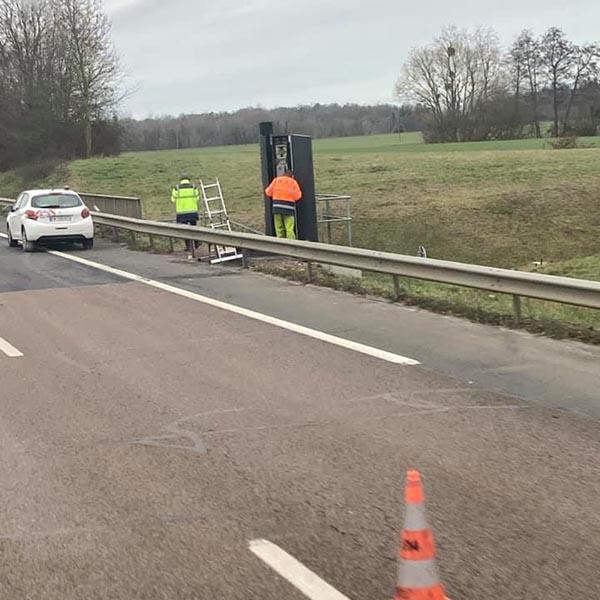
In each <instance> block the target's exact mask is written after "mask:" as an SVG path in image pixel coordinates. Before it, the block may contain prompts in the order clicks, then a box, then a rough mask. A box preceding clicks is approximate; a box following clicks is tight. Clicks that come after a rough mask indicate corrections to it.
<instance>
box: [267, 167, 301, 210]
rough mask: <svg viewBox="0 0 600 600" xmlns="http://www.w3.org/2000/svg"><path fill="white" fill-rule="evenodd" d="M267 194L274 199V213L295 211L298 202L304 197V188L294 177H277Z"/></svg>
mask: <svg viewBox="0 0 600 600" xmlns="http://www.w3.org/2000/svg"><path fill="white" fill-rule="evenodd" d="M265 194H266V195H267V196H269V198H271V199H272V200H273V212H274V213H293V212H294V209H295V206H296V202H299V201H300V199H301V198H302V190H301V189H300V186H299V185H298V182H297V181H296V180H295V179H294V178H293V177H288V176H287V175H281V176H279V177H275V179H273V181H272V182H271V184H270V185H269V187H268V188H267V189H266V190H265Z"/></svg>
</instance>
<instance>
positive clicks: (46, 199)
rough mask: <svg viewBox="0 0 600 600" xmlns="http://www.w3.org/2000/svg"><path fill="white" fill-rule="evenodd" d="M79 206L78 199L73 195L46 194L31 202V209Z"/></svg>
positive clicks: (79, 201) (80, 203)
mask: <svg viewBox="0 0 600 600" xmlns="http://www.w3.org/2000/svg"><path fill="white" fill-rule="evenodd" d="M81 205H82V202H81V200H80V199H79V197H78V196H75V195H73V194H46V195H44V196H36V197H35V198H33V199H32V200H31V206H32V207H33V208H75V207H76V206H81Z"/></svg>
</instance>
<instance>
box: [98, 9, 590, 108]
mask: <svg viewBox="0 0 600 600" xmlns="http://www.w3.org/2000/svg"><path fill="white" fill-rule="evenodd" d="M105 6H106V9H107V11H108V13H109V15H110V17H111V19H112V21H113V34H114V40H115V43H116V45H117V48H118V49H119V51H120V53H121V56H122V59H123V64H124V66H125V67H126V69H127V71H128V72H129V73H130V75H131V78H130V85H135V86H137V88H138V91H137V92H136V93H135V94H134V95H133V96H132V97H131V98H130V99H129V100H128V101H127V102H126V105H125V107H124V109H125V112H126V113H128V114H131V115H133V116H136V117H143V116H148V115H164V114H179V113H183V112H186V113H191V112H205V111H220V110H233V109H236V108H241V107H245V106H256V105H261V106H265V107H273V106H294V105H296V104H304V103H313V102H321V103H327V102H339V103H345V102H358V103H372V102H388V101H391V100H392V89H393V84H394V81H395V80H396V78H397V76H398V73H399V70H400V66H401V65H402V62H403V61H404V59H405V57H406V55H407V52H408V51H409V49H410V48H411V47H412V46H419V45H423V44H426V43H428V42H429V41H431V39H432V38H433V37H434V36H435V35H436V34H437V33H438V32H439V31H440V29H441V28H442V27H443V26H445V25H450V24H456V25H458V26H460V27H476V26H478V25H489V26H491V27H493V28H495V29H496V30H497V31H498V33H499V35H500V37H501V39H502V41H503V42H504V43H509V42H510V41H511V40H512V39H513V37H514V36H515V35H516V34H517V33H518V32H519V31H520V30H521V29H523V28H525V27H528V28H532V29H533V30H534V31H537V32H540V31H542V30H544V29H545V28H547V27H549V26H551V25H558V26H559V27H562V28H563V29H564V30H565V32H566V33H567V34H568V36H569V37H571V38H572V39H574V40H575V41H578V42H584V41H595V40H597V39H598V38H600V28H599V25H598V24H599V23H600V1H599V0H500V1H498V0H494V1H488V0H454V1H452V0H426V1H419V0H410V1H407V0H210V1H209V0H105Z"/></svg>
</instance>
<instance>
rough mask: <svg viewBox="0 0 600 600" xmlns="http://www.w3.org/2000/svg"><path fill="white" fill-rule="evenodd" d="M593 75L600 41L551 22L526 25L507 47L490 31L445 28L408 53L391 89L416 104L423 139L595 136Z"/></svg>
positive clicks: (598, 103)
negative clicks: (571, 34) (536, 30)
mask: <svg viewBox="0 0 600 600" xmlns="http://www.w3.org/2000/svg"><path fill="white" fill-rule="evenodd" d="M599 75H600V46H599V45H598V44H597V43H589V44H583V45H579V44H576V43H575V42H573V41H571V40H569V39H568V38H567V37H566V35H565V34H564V32H563V31H562V30H560V29H559V28H557V27H551V28H550V29H548V30H547V31H546V32H545V33H543V34H542V35H540V36H537V37H536V36H535V35H534V34H533V33H532V32H531V31H529V30H524V31H522V32H521V33H520V34H519V36H518V37H517V38H516V39H515V41H514V43H513V44H512V45H511V47H510V48H508V49H504V48H503V47H502V46H501V44H500V42H499V38H498V35H497V34H496V32H495V31H494V30H492V29H489V28H478V29H476V30H474V31H465V30H461V29H458V28H456V27H450V28H446V29H444V30H443V31H442V33H441V34H440V35H439V36H438V37H437V38H436V39H435V40H434V41H433V42H432V43H431V44H428V45H427V46H424V47H421V48H414V49H412V50H411V52H410V54H409V56H408V59H407V61H406V62H405V64H404V65H403V69H402V74H401V76H400V78H399V80H398V82H397V84H396V93H397V96H398V97H399V98H402V99H404V100H407V101H410V102H412V103H414V104H415V105H416V110H417V112H419V113H420V115H421V119H422V120H423V121H424V135H425V138H426V140H427V141H432V142H455V141H456V142H460V141H473V140H485V139H503V138H504V139H507V138H518V137H522V136H526V135H533V136H536V137H541V136H542V135H544V134H545V133H549V134H550V135H553V136H566V135H596V133H597V132H598V128H599V126H600V85H599V83H598V77H599ZM546 120H549V121H551V122H552V126H551V128H550V131H549V132H544V131H543V130H542V129H543V128H542V123H543V122H544V121H546Z"/></svg>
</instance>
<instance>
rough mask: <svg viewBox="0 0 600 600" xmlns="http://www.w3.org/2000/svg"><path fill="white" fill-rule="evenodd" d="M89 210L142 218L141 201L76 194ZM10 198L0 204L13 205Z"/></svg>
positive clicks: (122, 197) (125, 197)
mask: <svg viewBox="0 0 600 600" xmlns="http://www.w3.org/2000/svg"><path fill="white" fill-rule="evenodd" d="M77 193H78V194H79V195H80V196H81V199H82V200H83V202H84V203H85V205H86V206H87V207H88V208H89V209H90V210H97V211H99V212H103V213H108V214H110V215H119V216H122V217H132V218H134V219H141V218H142V216H143V215H142V201H141V200H140V199H139V198H132V197H129V196H108V195H105V194H89V193H87V192H77ZM14 202H15V201H14V200H11V199H10V198H0V204H4V205H8V204H14Z"/></svg>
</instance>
